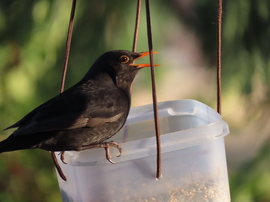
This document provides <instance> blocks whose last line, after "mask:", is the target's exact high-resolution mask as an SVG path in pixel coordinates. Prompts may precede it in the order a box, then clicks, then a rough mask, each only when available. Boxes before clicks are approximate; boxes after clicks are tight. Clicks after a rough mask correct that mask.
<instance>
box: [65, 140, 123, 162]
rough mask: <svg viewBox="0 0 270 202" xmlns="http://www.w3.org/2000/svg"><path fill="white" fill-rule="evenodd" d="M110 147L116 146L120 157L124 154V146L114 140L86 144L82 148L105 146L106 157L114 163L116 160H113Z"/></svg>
mask: <svg viewBox="0 0 270 202" xmlns="http://www.w3.org/2000/svg"><path fill="white" fill-rule="evenodd" d="M110 147H114V148H116V149H118V151H119V155H118V156H117V157H120V156H121V154H122V148H121V147H120V146H119V144H118V143H117V142H114V141H111V142H103V143H100V144H95V145H88V146H84V147H83V148H81V150H86V149H92V148H104V149H105V152H106V159H107V160H108V161H109V162H110V163H112V164H114V163H115V162H114V161H112V158H111V154H110V150H109V148H110ZM61 160H62V159H61Z"/></svg>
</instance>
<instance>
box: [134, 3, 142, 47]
mask: <svg viewBox="0 0 270 202" xmlns="http://www.w3.org/2000/svg"><path fill="white" fill-rule="evenodd" d="M141 7H142V0H138V3H137V12H136V21H135V30H134V38H133V46H132V52H136V49H137V42H138V34H139V25H140V16H141Z"/></svg>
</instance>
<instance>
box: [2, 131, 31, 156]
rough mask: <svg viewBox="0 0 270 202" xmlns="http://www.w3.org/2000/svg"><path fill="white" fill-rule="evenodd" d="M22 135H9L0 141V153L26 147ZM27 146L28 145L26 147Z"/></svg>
mask: <svg viewBox="0 0 270 202" xmlns="http://www.w3.org/2000/svg"><path fill="white" fill-rule="evenodd" d="M23 139H24V137H23V136H20V137H19V136H14V135H10V136H9V137H8V138H7V139H5V140H3V141H2V142H0V153H3V152H9V151H15V150H21V149H27V146H28V145H26V144H25V141H24V140H23ZM28 148H29V147H28Z"/></svg>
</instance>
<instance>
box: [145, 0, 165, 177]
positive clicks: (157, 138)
mask: <svg viewBox="0 0 270 202" xmlns="http://www.w3.org/2000/svg"><path fill="white" fill-rule="evenodd" d="M145 7H146V23H147V36H148V47H149V52H150V55H149V56H150V64H151V78H152V98H153V110H154V120H155V131H156V144H157V172H156V178H157V179H160V178H161V167H162V165H161V142H160V129H159V128H160V127H159V121H158V107H157V93H156V79H155V68H154V56H153V42H152V31H151V19H150V16H151V15H150V6H149V0H145Z"/></svg>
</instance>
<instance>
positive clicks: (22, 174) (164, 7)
mask: <svg viewBox="0 0 270 202" xmlns="http://www.w3.org/2000/svg"><path fill="white" fill-rule="evenodd" d="M71 3H72V2H71V0H70V1H62V0H54V1H53V0H27V1H20V0H7V1H1V2H0V129H1V132H0V139H1V140H2V139H4V138H5V137H7V135H9V134H11V132H12V131H11V130H9V131H2V129H4V128H6V127H8V126H9V125H11V124H13V123H14V122H16V121H18V120H19V119H20V118H22V117H23V116H24V115H25V114H26V113H28V112H29V111H30V110H32V109H33V108H35V107H36V106H38V105H39V104H41V103H43V102H45V101H46V100H48V99H49V98H51V97H53V96H55V95H56V94H57V93H58V89H59V84H60V76H61V71H62V65H63V61H64V48H65V40H66V34H67V27H68V21H69V13H70V8H71ZM150 3H151V17H152V26H153V27H152V28H153V30H152V32H153V43H154V50H155V51H158V52H159V53H160V54H158V55H155V62H156V63H158V64H160V67H158V68H157V69H156V73H157V93H158V100H159V101H164V100H173V99H197V100H199V101H202V102H204V103H206V104H208V105H210V106H212V107H213V108H215V107H216V83H215V82H216V81H215V67H216V65H215V63H216V16H217V1H206V0H189V1H183V0H168V1H164V0H155V1H151V2H150ZM223 6H224V12H223V49H222V50H223V52H222V53H223V54H222V59H223V63H222V64H223V70H222V79H223V106H222V115H223V119H224V120H225V121H226V122H228V123H229V125H230V130H231V133H230V135H228V136H227V137H226V147H227V159H228V170H229V177H230V188H231V197H232V201H234V202H243V201H245V202H252V201H254V202H268V201H270V192H269V187H270V169H269V168H270V163H269V157H270V147H269V144H270V143H269V131H270V126H269V118H268V117H269V114H270V111H269V109H270V108H269V98H270V97H269V96H270V94H269V93H270V91H269V90H270V87H269V83H270V80H269V79H268V78H269V74H270V62H269V50H270V48H269V45H270V42H269V41H270V40H269V36H270V16H269V15H270V1H269V0H259V1H258V0H238V1H235V0H227V1H224V4H223ZM135 11H136V1H135V0H133V1H132V0H127V1H124V0H121V1H120V0H113V1H105V0H99V1H91V0H78V2H77V9H76V14H75V25H74V33H73V39H72V45H71V53H70V60H69V69H68V72H67V81H66V88H67V87H69V86H71V85H73V84H74V83H76V82H77V81H78V80H79V79H80V78H81V77H82V76H83V75H84V74H85V72H86V71H87V70H88V69H89V67H90V66H91V64H92V63H93V62H94V61H95V59H96V58H97V57H98V56H99V55H101V54H102V53H104V52H105V51H108V50H114V49H127V50H131V48H132V40H133V32H134V23H135ZM146 50H148V47H147V35H146V23H145V10H144V8H143V10H142V17H141V26H140V34H139V43H138V51H146ZM142 71H143V73H142V72H140V74H139V75H138V77H137V78H136V79H135V82H134V85H133V98H132V99H133V104H132V105H133V106H139V105H144V104H149V103H151V99H152V98H151V82H150V74H149V71H147V70H142ZM0 201H5V202H13V201H16V202H17V201H21V202H26V201H39V202H43V201H44V202H45V201H61V196H60V192H59V188H58V184H57V179H56V174H55V170H54V167H53V163H52V160H51V157H50V154H49V153H48V152H45V151H42V150H28V151H17V152H11V153H5V154H1V155H0Z"/></svg>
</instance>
